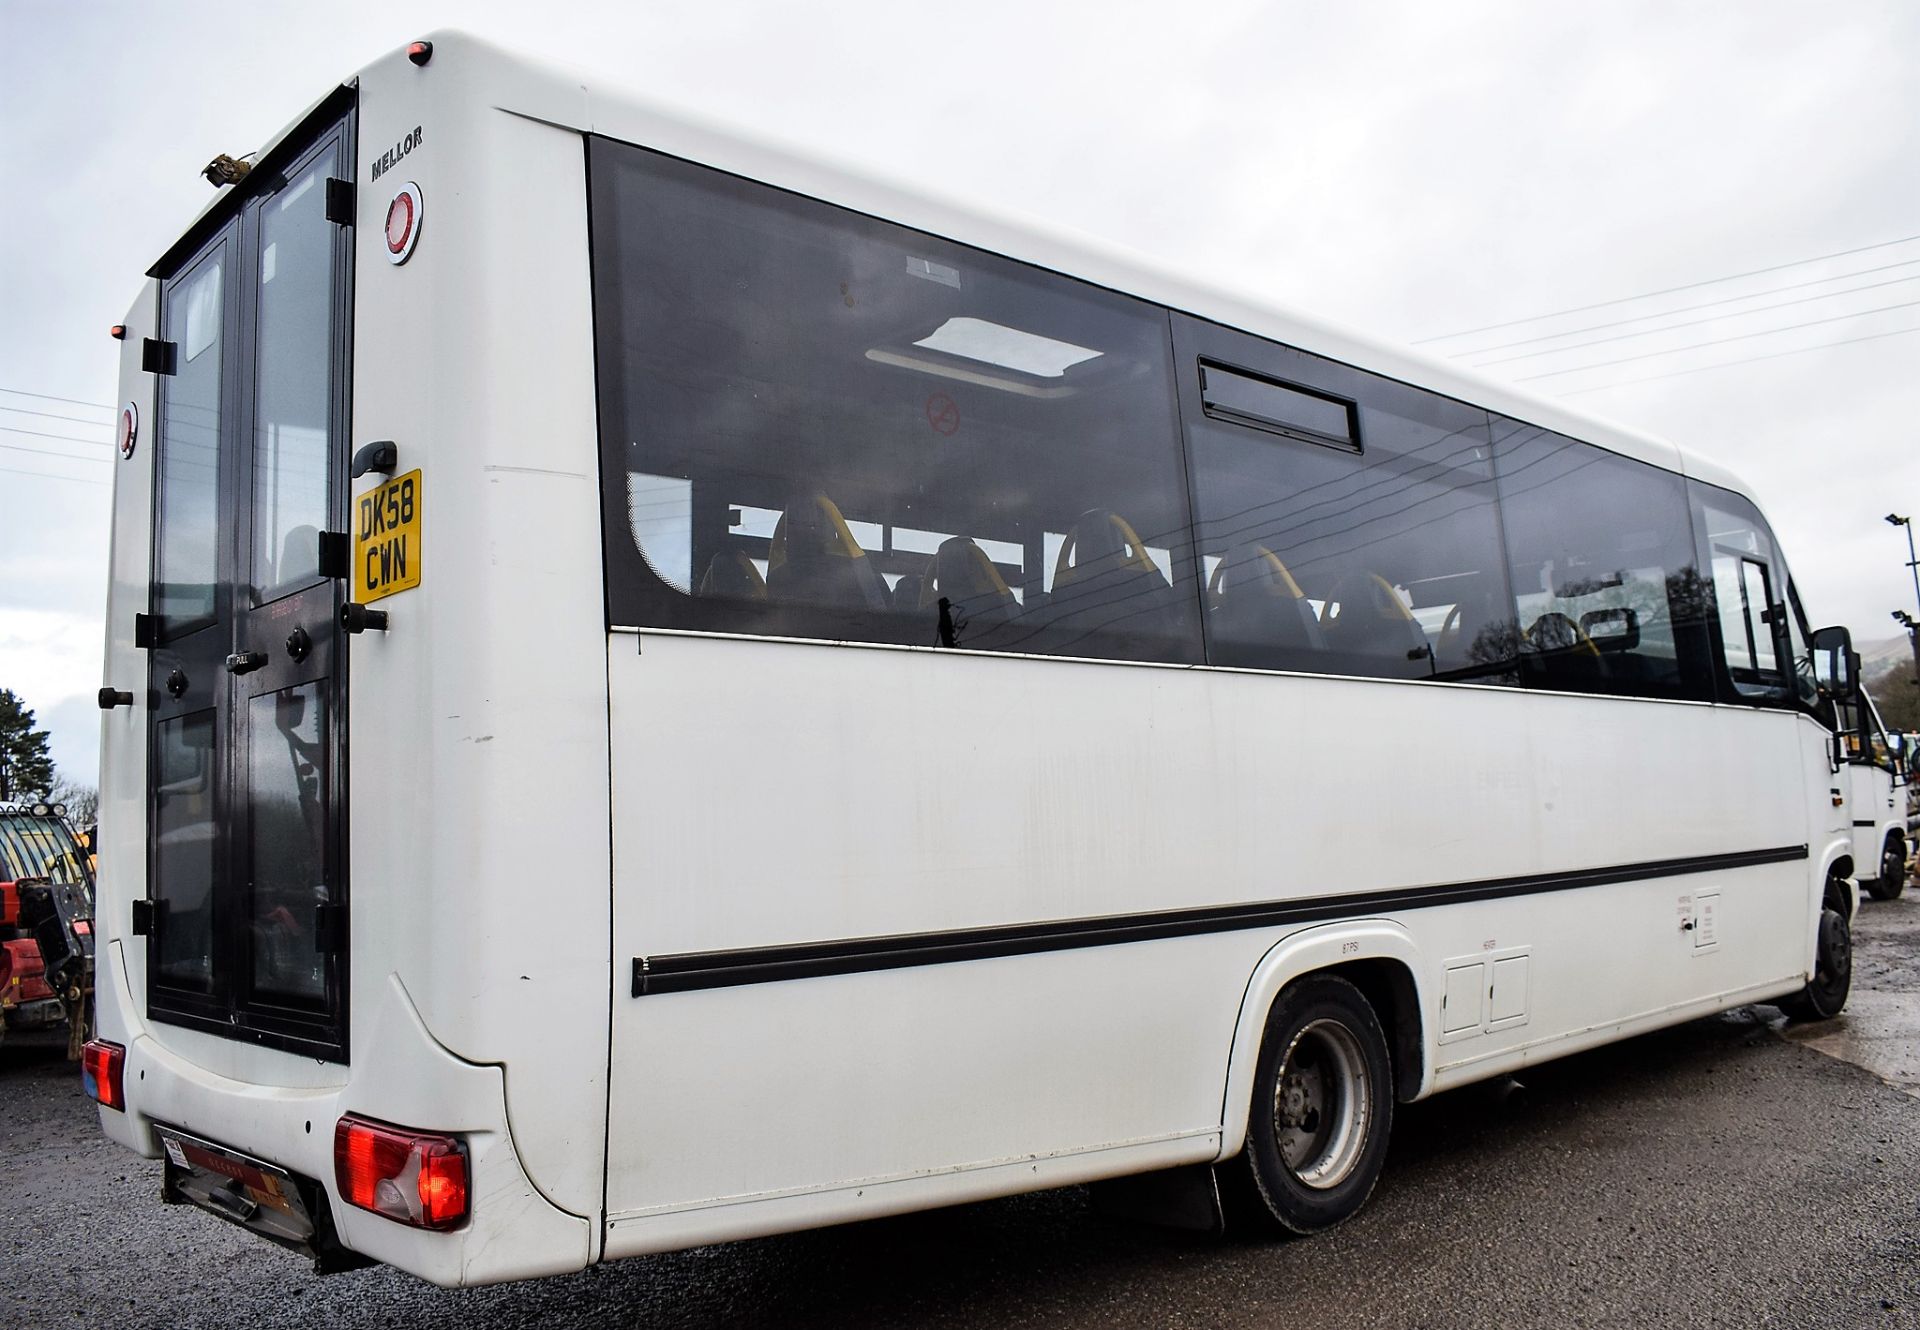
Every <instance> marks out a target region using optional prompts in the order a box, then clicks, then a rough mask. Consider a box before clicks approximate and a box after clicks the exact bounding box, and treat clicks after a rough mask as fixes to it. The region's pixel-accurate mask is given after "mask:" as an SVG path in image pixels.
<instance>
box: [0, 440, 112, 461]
mask: <svg viewBox="0 0 1920 1330" xmlns="http://www.w3.org/2000/svg"><path fill="white" fill-rule="evenodd" d="M0 448H7V449H10V450H11V451H13V452H16V453H33V454H34V455H35V456H38V457H59V458H64V459H65V460H66V461H69V462H91V463H92V464H94V465H95V466H105V465H106V464H107V459H106V458H104V457H75V456H74V455H73V454H72V453H56V452H55V451H54V450H53V449H51V448H29V447H27V445H26V444H24V443H8V442H6V441H5V440H0Z"/></svg>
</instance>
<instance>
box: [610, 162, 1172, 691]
mask: <svg viewBox="0 0 1920 1330" xmlns="http://www.w3.org/2000/svg"><path fill="white" fill-rule="evenodd" d="M592 153H593V158H592V179H593V187H594V216H593V222H594V246H595V249H594V271H595V306H596V320H597V325H598V354H599V372H600V393H601V431H602V444H603V447H604V448H605V450H606V462H605V476H606V484H605V489H606V504H607V530H608V561H607V574H608V600H609V607H608V608H609V614H610V616H611V619H612V622H614V623H615V624H633V625H642V626H648V627H662V628H691V629H707V630H716V631H727V632H747V633H765V634H778V635H787V636H796V637H813V638H837V639H848V640H857V641H876V642H905V643H920V644H928V645H935V644H940V645H954V646H960V647H970V648H981V649H987V650H1008V651H1034V652H1049V653H1057V654H1068V655H1091V656H1110V657H1120V658H1129V659H1157V660H1174V661H1197V660H1198V659H1199V658H1200V629H1199V586H1198V582H1197V579H1196V575H1195V570H1194V565H1193V556H1192V552H1191V548H1190V543H1189V537H1188V533H1187V529H1186V528H1187V516H1186V511H1187V505H1186V492H1185V485H1184V481H1183V475H1182V469H1181V463H1180V453H1179V447H1178V435H1177V429H1176V421H1175V413H1174V406H1173V389H1172V383H1171V366H1170V364H1169V360H1168V350H1167V316H1166V314H1165V313H1164V312H1163V311H1161V310H1159V309H1156V308H1155V307H1153V306H1150V305H1146V304H1143V303H1141V302H1139V301H1135V300H1131V299H1127V298H1125V297H1121V296H1116V295H1113V294H1111V293H1109V292H1106V291H1102V290H1099V289H1097V288H1094V287H1090V286H1086V285H1084V284H1081V283H1077V282H1072V281H1068V280H1066V279H1063V278H1060V277H1056V276H1053V275H1051V274H1048V273H1043V272H1039V271H1036V270H1034V269H1031V268H1026V267H1023V266H1021V265H1018V264H1015V263H1012V262H1009V261H1007V260H1005V259H1001V258H998V257H995V256H992V255H988V254H984V253H980V252H978V251H975V250H969V249H966V248H963V247H961V246H958V245H954V244H951V243H949V242H946V241H943V240H938V239H934V238H932V237H929V236H925V235H922V234H919V233H917V232H913V231H909V230H906V229H904V228H902V227H897V226H892V225H888V224H886V223H882V222H878V221H875V220H873V219H871V218H867V217H862V216H859V215H857V214H854V213H850V212H846V211H844V210H841V209H838V208H833V207H829V206H827V205H825V204H821V203H818V202H815V201H813V200H810V199H806V198H802V197H799V196H796V195H792V194H787V193H783V192H781V191H778V190H774V189H771V188H768V187H766V186H762V185H755V184H751V183H748V182H745V181H741V180H738V179H735V178H733V177H730V176H725V175H722V174H720V173H718V172H715V171H711V170H707V169H705V168H701V167H696V166H691V165H689V164H687V163H684V162H679V161H676V160H673V159H670V158H665V157H661V156H659V155H657V154H653V153H648V152H645V151H642V150H640V149H637V148H631V147H628V146H625V145H620V144H613V143H609V142H606V141H603V140H595V141H594V143H593V147H592Z"/></svg>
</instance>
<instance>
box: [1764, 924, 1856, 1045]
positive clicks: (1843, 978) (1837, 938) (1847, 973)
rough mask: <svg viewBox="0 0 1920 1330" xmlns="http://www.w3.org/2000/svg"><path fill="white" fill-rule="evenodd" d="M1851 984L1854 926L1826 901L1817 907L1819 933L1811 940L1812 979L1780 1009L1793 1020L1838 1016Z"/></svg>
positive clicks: (1824, 1018) (1822, 1018)
mask: <svg viewBox="0 0 1920 1330" xmlns="http://www.w3.org/2000/svg"><path fill="white" fill-rule="evenodd" d="M1852 988H1853V930H1852V929H1851V928H1850V927H1848V925H1847V916H1846V915H1844V914H1842V913H1841V912H1840V911H1839V910H1836V909H1835V908H1834V907H1833V906H1832V904H1828V905H1827V906H1826V907H1825V908H1823V909H1822V910H1821V911H1820V934H1819V938H1818V940H1817V941H1816V942H1815V944H1814V954H1813V980H1812V982H1810V983H1809V984H1808V985H1807V986H1806V987H1805V988H1803V989H1801V990H1800V991H1799V992H1798V993H1795V994H1794V995H1793V996H1792V997H1789V998H1783V999H1781V1002H1780V1010H1782V1011H1784V1012H1785V1013H1787V1015H1788V1016H1790V1017H1792V1018H1793V1019H1794V1020H1796V1021H1824V1020H1831V1019H1832V1018H1833V1017H1835V1016H1838V1015H1839V1014H1840V1012H1841V1010H1842V1009H1843V1008H1844V1007H1845V1006H1846V1005H1847V994H1848V992H1850V991H1851V990H1852Z"/></svg>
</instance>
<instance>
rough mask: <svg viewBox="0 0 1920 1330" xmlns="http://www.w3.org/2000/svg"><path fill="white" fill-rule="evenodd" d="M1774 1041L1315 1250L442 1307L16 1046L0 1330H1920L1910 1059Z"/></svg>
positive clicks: (919, 1235)
mask: <svg viewBox="0 0 1920 1330" xmlns="http://www.w3.org/2000/svg"><path fill="white" fill-rule="evenodd" d="M1856 940H1857V946H1858V948H1859V955H1860V963H1859V965H1858V967H1857V974H1858V978H1857V980H1856V983H1857V985H1858V986H1859V987H1860V988H1861V989H1862V990H1863V992H1864V993H1866V994H1869V995H1871V996H1868V997H1867V999H1866V1003H1864V1004H1863V1006H1864V1005H1867V1004H1876V1005H1879V1006H1883V1007H1884V1006H1887V1005H1888V1004H1892V1006H1893V1007H1894V1008H1895V1009H1897V1010H1898V1011H1901V1012H1905V1013H1906V1014H1907V1016H1908V1017H1909V1018H1910V1017H1911V1016H1912V1014H1913V1013H1914V1012H1916V1011H1920V982H1916V978H1917V977H1920V900H1916V899H1912V898H1909V899H1905V900H1901V901H1897V902H1891V903H1880V902H1871V901H1870V902H1867V903H1866V904H1865V905H1864V906H1863V908H1862V917H1861V921H1860V926H1859V928H1858V930H1857V933H1856ZM1902 1003H1904V1004H1905V1005H1904V1006H1902V1005H1900V1004H1902ZM1843 1019H1844V1018H1843ZM1780 1024H1781V1023H1780V1020H1779V1018H1778V1016H1777V1015H1776V1013H1775V1012H1774V1011H1773V1009H1772V1008H1771V1007H1752V1008H1746V1009H1743V1010H1741V1011H1737V1012H1733V1013H1730V1014H1728V1015H1725V1016H1721V1017H1716V1018H1713V1019H1710V1020H1704V1021H1696V1022H1694V1023H1692V1024H1690V1025H1685V1026H1681V1027H1679V1028H1677V1029H1674V1030H1670V1031H1666V1032H1663V1033H1660V1034H1655V1035H1650V1036H1646V1037H1643V1038H1640V1039H1636V1040H1632V1041H1629V1042H1627V1043H1625V1044H1620V1045H1615V1046H1613V1047H1611V1048H1607V1049H1602V1050H1599V1051H1597V1052H1594V1053H1589V1054H1584V1055H1581V1056H1578V1057H1574V1058H1570V1059H1567V1060H1564V1061H1562V1062H1558V1063H1554V1064H1551V1065H1549V1066H1545V1067H1541V1068H1538V1069H1536V1070H1533V1071H1530V1072H1528V1073H1527V1075H1526V1077H1525V1082H1526V1088H1525V1091H1524V1092H1523V1093H1520V1094H1516V1095H1511V1096H1507V1095H1503V1094H1502V1093H1501V1092H1500V1091H1499V1090H1496V1089H1490V1088H1486V1087H1476V1088H1471V1089H1467V1090H1463V1091H1458V1092H1455V1093H1453V1094H1449V1095H1442V1096H1439V1097H1438V1098H1436V1099H1434V1100H1431V1101H1429V1102H1427V1103H1424V1104H1415V1105H1411V1106H1407V1107H1404V1108H1402V1109H1401V1110H1400V1113H1399V1118H1398V1121H1397V1123H1396V1127H1395V1134H1394V1143H1393V1151H1392V1157H1391V1159H1390V1160H1389V1162H1388V1165H1387V1172H1386V1175H1385V1177H1384V1179H1383V1180H1382V1182H1381V1184H1380V1187H1379V1189H1378V1191H1377V1192H1376V1193H1375V1194H1374V1198H1373V1201H1372V1203H1371V1205H1370V1206H1369V1207H1368V1208H1367V1209H1366V1210H1365V1211H1364V1212H1363V1213H1362V1214H1361V1215H1360V1216H1359V1217H1358V1218H1356V1219H1355V1220H1353V1221H1352V1222H1351V1223H1349V1224H1347V1225H1346V1226H1345V1227H1343V1228H1341V1229H1340V1230H1338V1231H1337V1232H1335V1233H1332V1234H1329V1235H1326V1236H1323V1237H1321V1238H1318V1239H1315V1240H1312V1241H1306V1242H1290V1243H1279V1244H1272V1245H1266V1244H1253V1243H1240V1242H1233V1241H1218V1240H1214V1239H1208V1238H1201V1237H1196V1236H1189V1235H1184V1234H1177V1233H1169V1232H1163V1231H1161V1230H1158V1229H1153V1228H1147V1227H1141V1226H1135V1225H1129V1224H1125V1223H1121V1222H1117V1221H1112V1220H1108V1219H1105V1218H1102V1217H1100V1216H1098V1215H1096V1214H1094V1213H1093V1212H1092V1211H1091V1209H1090V1207H1089V1204H1088V1201H1087V1195H1086V1193H1085V1191H1083V1190H1080V1189H1069V1190H1065V1191H1058V1192H1049V1193H1044V1194H1041V1195H1038V1196H1030V1197H1023V1198H1019V1199H1015V1200H1009V1201H1000V1202H993V1203H989V1204H984V1205H974V1206H965V1207H960V1208H957V1209H952V1210H946V1211H939V1212H935V1213H931V1214H925V1215H917V1216H911V1217H908V1218H904V1219H893V1220H883V1221H877V1222H874V1223H868V1224H859V1225H853V1226H848V1227H843V1228H836V1229H829V1230H824V1231H821V1232H816V1233H804V1234H797V1235H793V1236H788V1237H781V1238H770V1239H764V1240H761V1241H756V1242H745V1243H738V1244H734V1245H730V1246H723V1247H708V1248H702V1249H700V1250H697V1251H691V1252H683V1253H679V1254H675V1255H670V1256H659V1257H649V1258H645V1259H640V1260H633V1261H627V1262H623V1263H619V1264H616V1265H611V1266H603V1267H600V1268H597V1269H593V1270H589V1271H586V1272H585V1273H583V1274H579V1275H575V1276H571V1277H568V1278H564V1279H554V1280H547V1281H543V1282H540V1283H534V1284H524V1285H513V1286H507V1287H503V1288H490V1289H474V1290H467V1291H460V1292H447V1291H443V1290H439V1289H435V1288H432V1287H430V1286H428V1285H426V1284H423V1283H421V1282H419V1281H418V1280H415V1279H413V1278H411V1277H410V1276H407V1275H403V1274H400V1273H398V1272H395V1271H392V1270H386V1269H371V1270H362V1271H356V1272H354V1273H351V1274H344V1275H335V1276H331V1277H328V1278H326V1279H316V1278H315V1277H314V1276H312V1275H311V1274H309V1273H308V1267H307V1265H306V1263H305V1262H303V1261H302V1260H301V1259H300V1258H298V1257H296V1256H294V1255H292V1254H290V1253H287V1252H283V1251H281V1250H279V1249H278V1248H275V1247H272V1246H270V1245H268V1244H266V1243H264V1242H261V1241H259V1240H257V1239H254V1238H252V1237H250V1236H248V1235H247V1234H244V1233H242V1232H240V1231H239V1230H237V1229H232V1228H229V1227H227V1226H226V1225H224V1224H222V1223H220V1222H218V1221H217V1220H215V1219H213V1218H212V1217H210V1216H207V1215H204V1214H201V1213H199V1212H197V1211H193V1210H191V1209H187V1208H184V1207H163V1206H162V1205H161V1204H160V1202H159V1199H158V1192H159V1166H158V1164H156V1163H151V1162H148V1161H145V1160H141V1159H138V1158H136V1157H135V1156H133V1155H131V1154H128V1153H126V1152H124V1151H122V1150H120V1149H118V1148H117V1147H113V1146H110V1145H108V1144H107V1142H106V1141H105V1140H103V1139H102V1138H101V1137H100V1135H99V1134H98V1131H97V1128H96V1127H95V1124H94V1110H93V1107H92V1105H91V1104H90V1103H89V1102H88V1101H86V1100H85V1099H83V1098H82V1097H81V1095H80V1091H79V1084H78V1078H77V1076H76V1075H75V1073H74V1072H73V1070H72V1069H71V1068H70V1067H69V1066H68V1065H67V1064H66V1063H65V1062H64V1061H63V1059H62V1052H63V1050H62V1048H61V1046H60V1044H59V1043H58V1042H56V1041H44V1042H42V1041H31V1042H29V1041H24V1040H12V1041H9V1042H7V1043H5V1044H0V1196H4V1197H6V1198H7V1200H8V1202H9V1208H10V1210H11V1211H12V1213H13V1215H14V1216H15V1218H14V1221H13V1222H12V1223H11V1224H9V1225H7V1227H6V1230H5V1231H4V1233H0V1323H4V1324H9V1325H20V1326H26V1325H33V1326H43V1327H44V1326H60V1325H67V1324H74V1325H79V1324H86V1325H89V1326H156V1327H160V1326H164V1327H177V1326H237V1325H246V1324H267V1325H276V1326H278V1325H288V1326H293V1325H299V1326H306V1325H314V1326H335V1325H356V1326H359V1325H364V1326H380V1325H396V1326H398V1325H405V1326H409V1327H418V1328H421V1330H424V1328H426V1327H438V1326H447V1327H460V1328H461V1330H482V1328H483V1327H491V1326H520V1325H539V1326H542V1327H548V1326H552V1327H566V1326H593V1327H597V1328H604V1327H607V1326H610V1325H612V1326H624V1325H629V1324H632V1325H647V1326H676V1327H677V1326H689V1327H691V1326H720V1325H725V1326H728V1327H740V1326H762V1325H765V1326H775V1325H778V1326H835V1327H839V1326H864V1325H888V1326H894V1325H932V1326H996V1327H997V1326H1109V1325H1116V1324H1121V1325H1152V1326H1189V1325H1191V1326H1282V1325H1293V1324H1296V1323H1297V1324H1300V1325H1306V1326H1311V1327H1314V1330H1334V1328H1336V1327H1346V1326H1394V1327H1429V1326H1430V1327H1441V1326H1461V1327H1469V1326H1470V1327H1475V1328H1476V1330H1483V1328H1484V1327H1503V1328H1515V1330H1517V1328H1518V1327H1530V1326H1542V1327H1547V1326H1551V1327H1573V1326H1626V1327H1636V1328H1639V1327H1657V1326H1686V1327H1696V1326H1730V1327H1731V1326H1739V1327H1746V1326H1781V1327H1792V1328H1793V1330H1802V1328H1803V1327H1815V1326H1873V1327H1895V1326H1908V1327H1920V1100H1917V1099H1916V1098H1914V1097H1913V1096H1912V1095H1911V1094H1909V1093H1903V1092H1902V1090H1901V1089H1899V1088H1896V1086H1894V1085H1889V1084H1888V1083H1886V1081H1883V1080H1882V1079H1880V1077H1879V1076H1876V1075H1875V1074H1874V1073H1873V1072H1871V1071H1869V1070H1865V1069H1863V1067H1862V1066H1857V1065H1854V1063H1855V1062H1863V1063H1865V1065H1866V1066H1868V1067H1873V1066H1880V1067H1881V1074H1882V1075H1886V1076H1889V1077H1890V1078H1891V1079H1893V1080H1895V1081H1898V1080H1899V1079H1901V1078H1900V1076H1899V1075H1898V1074H1897V1067H1898V1065H1899V1059H1901V1058H1902V1057H1904V1058H1906V1059H1907V1060H1908V1061H1909V1062H1910V1061H1911V1060H1912V1059H1913V1049H1912V1048H1911V1047H1908V1046H1906V1044H1904V1043H1903V1042H1902V1041H1901V1040H1900V1039H1898V1038H1896V1037H1893V1036H1889V1035H1887V1034H1886V1033H1885V1031H1884V1030H1882V1032H1881V1033H1880V1034H1879V1035H1878V1036H1875V1037H1862V1038H1859V1039H1847V1038H1841V1039H1837V1040H1835V1039H1828V1038H1826V1037H1825V1036H1824V1035H1823V1036H1822V1037H1821V1038H1818V1039H1813V1040H1799V1039H1795V1038H1788V1039H1782V1038H1781V1037H1780V1033H1781V1030H1780ZM1876 1028H1879V1027H1876ZM1794 1033H1796V1032H1792V1031H1789V1034H1794ZM1841 1033H1844V1031H1842V1032H1841ZM1867 1033H1871V1032H1867ZM1863 1048H1864V1049H1877V1050H1878V1053H1877V1054H1876V1053H1862V1052H1861V1049H1863ZM1823 1050H1824V1051H1823ZM1848 1058H1851V1059H1852V1060H1843V1059H1848ZM1876 1058H1878V1059H1879V1061H1878V1062H1876ZM1888 1058H1891V1059H1892V1062H1891V1063H1887V1061H1886V1060H1887V1059H1888ZM1883 1064H1885V1065H1883ZM1888 1066H1893V1067H1894V1068H1895V1070H1892V1071H1890V1070H1888V1069H1887V1068H1888Z"/></svg>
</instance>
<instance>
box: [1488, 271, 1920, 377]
mask: <svg viewBox="0 0 1920 1330" xmlns="http://www.w3.org/2000/svg"><path fill="white" fill-rule="evenodd" d="M1902 282H1920V273H1914V274H1912V275H1911V276H1907V277H1889V278H1888V279H1887V280H1886V281H1884V282H1868V283H1867V284H1866V285H1865V286H1849V287H1847V288H1846V289H1845V290H1842V291H1822V292H1820V294H1818V295H1811V296H1798V297H1796V298H1794V299H1792V300H1782V301H1780V302H1779V303H1777V304H1772V305H1755V306H1754V307H1753V308H1752V309H1742V310H1736V311H1735V312H1734V313H1732V314H1709V315H1708V316H1707V317H1706V318H1704V319H1687V320H1685V321H1684V322H1681V323H1669V324H1664V325H1663V326H1661V327H1658V328H1643V329H1642V330H1641V331H1639V332H1630V333H1615V334H1614V335H1613V336H1611V337H1596V338H1594V339H1593V340H1591V341H1587V342H1569V343H1568V344H1567V345H1566V346H1552V347H1548V348H1547V349H1546V350H1544V351H1522V352H1521V353H1520V354H1519V355H1517V356H1501V357H1500V358H1499V359H1498V360H1479V361H1475V362H1474V365H1473V368H1475V369H1485V368H1486V367H1487V366H1489V365H1507V364H1511V363H1512V362H1514V361H1516V360H1534V359H1537V358H1539V357H1540V356H1557V355H1559V354H1560V353H1561V352H1562V351H1578V350H1580V349H1581V348H1583V347H1588V346H1604V345H1605V344H1606V343H1608V342H1624V341H1628V340H1630V339H1632V338H1635V337H1652V336H1654V335H1655V334H1657V333H1664V332H1678V331H1679V330H1680V329H1682V328H1697V327H1699V326H1700V325H1701V324H1703V323H1720V322H1723V321H1724V320H1727V319H1741V318H1745V317H1746V316H1747V315H1749V314H1765V313H1767V312H1768V311H1769V310H1775V309H1787V308H1789V307H1791V306H1793V305H1806V304H1811V303H1812V302H1814V301H1816V300H1833V299H1835V298H1837V297H1839V296H1853V295H1858V294H1860V292H1862V291H1877V290H1879V289H1880V288H1881V287H1883V286H1898V285H1900V284H1901V283H1902ZM1669 312H1677V311H1669ZM1648 317H1653V316H1651V315H1649V316H1648ZM1629 322H1631V320H1629ZM1564 335H1565V334H1562V336H1564Z"/></svg>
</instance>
